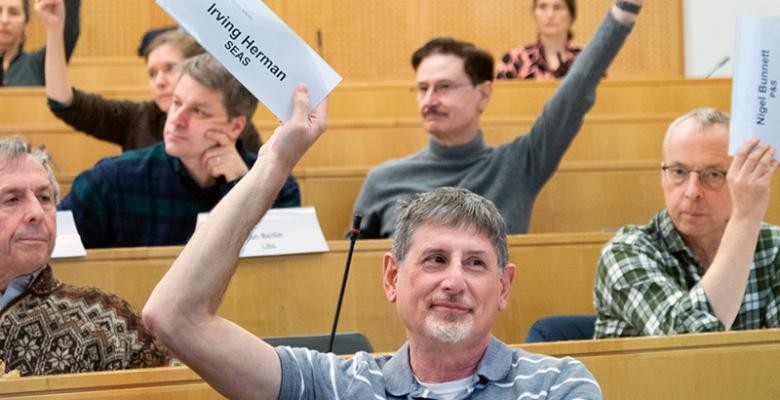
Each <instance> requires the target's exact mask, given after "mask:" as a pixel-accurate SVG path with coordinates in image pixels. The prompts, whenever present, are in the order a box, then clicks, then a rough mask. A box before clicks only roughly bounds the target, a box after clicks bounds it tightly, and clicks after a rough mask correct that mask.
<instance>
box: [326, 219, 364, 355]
mask: <svg viewBox="0 0 780 400" xmlns="http://www.w3.org/2000/svg"><path fill="white" fill-rule="evenodd" d="M362 220H363V216H362V215H360V214H355V218H354V219H353V220H352V229H350V230H349V252H347V265H346V266H345V267H344V276H343V277H342V278H341V290H340V291H339V302H338V304H337V305H336V315H335V316H334V317H333V328H331V330H330V340H329V341H328V353H332V352H333V341H334V340H335V339H336V328H337V327H338V325H339V315H340V314H341V302H342V301H343V300H344V289H345V288H346V286H347V277H348V276H349V266H350V264H352V251H353V250H354V249H355V242H356V241H357V238H358V235H360V221H362Z"/></svg>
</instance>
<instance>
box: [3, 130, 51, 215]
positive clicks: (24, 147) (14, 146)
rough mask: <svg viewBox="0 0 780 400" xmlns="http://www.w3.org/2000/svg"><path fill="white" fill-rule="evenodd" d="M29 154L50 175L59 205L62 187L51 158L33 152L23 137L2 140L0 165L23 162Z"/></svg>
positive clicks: (38, 152) (44, 154) (40, 152)
mask: <svg viewBox="0 0 780 400" xmlns="http://www.w3.org/2000/svg"><path fill="white" fill-rule="evenodd" d="M28 154H29V155H30V156H32V157H33V158H34V159H35V160H36V161H38V162H40V163H41V165H42V166H43V169H45V170H46V175H48V177H49V184H50V185H51V192H52V195H53V196H54V204H57V203H59V201H60V185H59V184H58V183H57V178H56V177H55V176H54V171H52V169H51V165H50V162H49V156H48V155H47V154H46V153H44V152H42V151H38V150H33V149H32V147H31V146H30V143H29V142H27V140H26V139H25V138H24V137H22V136H19V135H14V136H8V137H5V138H0V165H2V166H5V164H7V163H9V162H18V161H21V159H22V158H23V157H24V156H25V155H28Z"/></svg>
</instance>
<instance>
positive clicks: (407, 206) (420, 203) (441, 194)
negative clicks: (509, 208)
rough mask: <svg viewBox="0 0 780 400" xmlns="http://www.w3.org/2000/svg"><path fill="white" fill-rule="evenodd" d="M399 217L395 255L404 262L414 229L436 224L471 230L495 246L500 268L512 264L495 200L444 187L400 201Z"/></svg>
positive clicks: (393, 250)
mask: <svg viewBox="0 0 780 400" xmlns="http://www.w3.org/2000/svg"><path fill="white" fill-rule="evenodd" d="M397 207H398V218H397V220H396V224H395V233H394V234H393V249H392V252H393V255H394V256H395V257H396V258H397V259H398V261H399V262H401V261H403V259H404V257H406V254H407V253H408V252H409V248H410V247H411V239H412V236H413V235H414V232H415V230H416V229H417V228H418V227H419V226H420V225H423V224H428V223H433V224H441V225H444V226H449V227H472V228H475V229H476V230H477V231H478V232H479V233H481V234H483V235H485V236H487V238H488V239H489V240H490V242H491V243H492V244H493V249H494V250H495V252H496V258H497V260H498V268H499V270H500V271H501V272H502V273H503V272H504V267H505V266H506V265H507V264H508V263H509V250H508V249H507V244H506V222H504V218H503V217H502V216H501V213H499V212H498V209H497V208H496V206H495V205H494V204H493V202H492V201H490V200H488V199H485V198H484V197H482V196H479V195H477V194H474V193H472V192H470V191H468V190H466V189H462V188H454V187H442V188H438V189H436V190H433V191H430V192H426V193H420V194H417V195H414V196H412V197H410V198H408V199H405V200H399V201H398V205H397Z"/></svg>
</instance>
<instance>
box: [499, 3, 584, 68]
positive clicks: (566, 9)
mask: <svg viewBox="0 0 780 400" xmlns="http://www.w3.org/2000/svg"><path fill="white" fill-rule="evenodd" d="M533 11H534V19H535V20H536V29H537V32H538V36H537V42H536V43H535V44H530V45H527V46H525V47H518V48H515V49H512V50H510V51H509V52H508V53H506V54H505V55H504V57H502V59H501V62H500V63H498V66H497V74H496V78H497V79H531V80H550V79H558V78H562V77H563V76H564V75H566V73H567V72H569V68H571V65H572V63H574V58H575V57H576V56H577V54H579V53H580V50H581V49H580V48H579V47H573V46H572V45H571V39H572V37H573V34H572V32H571V26H572V25H573V24H574V20H575V19H576V17H577V4H576V3H575V0H534V2H533Z"/></svg>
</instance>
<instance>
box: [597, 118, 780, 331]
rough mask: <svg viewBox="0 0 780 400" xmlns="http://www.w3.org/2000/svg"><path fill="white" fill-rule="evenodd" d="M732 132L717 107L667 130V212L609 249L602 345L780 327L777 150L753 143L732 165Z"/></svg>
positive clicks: (601, 285) (600, 285)
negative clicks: (770, 211) (774, 208)
mask: <svg viewBox="0 0 780 400" xmlns="http://www.w3.org/2000/svg"><path fill="white" fill-rule="evenodd" d="M728 129H729V117H728V116H727V115H725V114H723V113H721V112H719V111H717V110H714V109H698V110H694V111H692V112H690V113H688V114H686V115H684V116H682V117H680V118H679V119H677V120H676V121H674V122H673V123H672V124H671V126H670V127H669V130H668V131H667V134H666V138H665V139H664V143H663V164H662V171H663V172H662V179H661V184H662V186H663V190H664V199H665V203H666V208H665V209H664V210H662V211H661V212H659V213H658V214H656V216H655V217H654V218H653V219H652V220H651V221H650V223H649V224H647V225H642V226H637V225H628V226H626V227H624V228H622V229H621V230H620V231H619V232H618V233H617V235H616V236H615V237H614V238H613V239H612V240H611V241H610V242H609V243H607V245H606V246H605V247H604V250H603V251H602V253H601V257H600V259H599V266H598V273H597V277H596V288H595V293H594V305H595V307H596V310H597V313H598V320H597V321H596V327H595V328H596V329H595V337H597V338H603V337H620V336H640V335H665V334H675V333H687V332H709V331H724V330H732V329H756V328H762V327H778V326H780V313H779V312H778V307H779V305H780V304H779V303H780V257H779V256H778V249H780V227H777V226H773V225H768V224H764V223H762V220H763V218H764V214H765V213H766V210H767V207H768V206H769V195H770V185H771V181H772V173H773V172H774V170H775V167H776V166H777V162H776V161H775V148H774V147H773V146H770V145H767V144H762V143H759V141H758V139H752V140H749V141H748V142H746V143H745V144H744V145H743V146H742V147H741V148H740V149H739V150H738V151H737V152H736V154H735V155H734V157H733V158H732V157H729V155H728V144H729V138H728V135H729V132H728Z"/></svg>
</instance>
